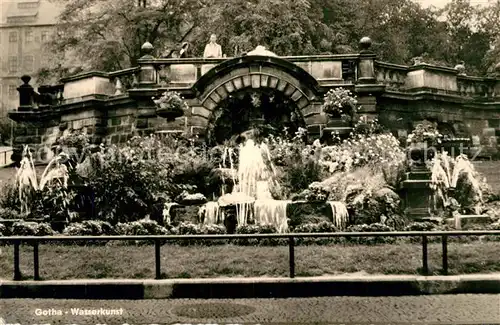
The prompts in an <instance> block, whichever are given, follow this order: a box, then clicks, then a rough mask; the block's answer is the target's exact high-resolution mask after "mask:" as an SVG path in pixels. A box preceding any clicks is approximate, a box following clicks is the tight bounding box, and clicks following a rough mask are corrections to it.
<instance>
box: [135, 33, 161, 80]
mask: <svg viewBox="0 0 500 325" xmlns="http://www.w3.org/2000/svg"><path fill="white" fill-rule="evenodd" d="M141 50H142V52H143V53H144V55H143V56H142V57H141V58H140V59H139V66H140V71H139V88H156V86H157V85H158V76H157V71H156V68H155V66H154V65H153V64H151V63H150V62H148V61H149V60H153V59H154V56H152V55H151V53H153V50H154V47H153V45H152V44H151V43H149V42H146V43H144V44H143V45H142V47H141Z"/></svg>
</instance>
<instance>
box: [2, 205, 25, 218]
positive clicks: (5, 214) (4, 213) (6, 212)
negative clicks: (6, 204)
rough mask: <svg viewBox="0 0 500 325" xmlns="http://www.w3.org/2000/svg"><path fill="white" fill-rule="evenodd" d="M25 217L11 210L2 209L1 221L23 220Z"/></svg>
mask: <svg viewBox="0 0 500 325" xmlns="http://www.w3.org/2000/svg"><path fill="white" fill-rule="evenodd" d="M24 218H25V215H23V214H21V213H20V212H19V211H17V210H14V209H11V208H0V219H4V220H23V219H24Z"/></svg>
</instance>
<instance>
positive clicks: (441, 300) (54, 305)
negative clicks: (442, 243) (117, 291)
mask: <svg viewBox="0 0 500 325" xmlns="http://www.w3.org/2000/svg"><path fill="white" fill-rule="evenodd" d="M77 308H78V309H79V310H80V311H81V310H84V311H85V312H80V314H82V315H78V314H79V313H78V312H77V311H76V309H77ZM87 311H88V314H92V313H94V314H95V315H83V314H84V313H87ZM98 313H101V314H100V315H98ZM106 313H108V314H111V313H113V314H112V315H105V314H106ZM43 314H45V315H43ZM49 314H52V315H49ZM0 317H3V318H4V322H5V323H6V324H14V323H17V324H22V325H27V324H51V325H52V324H79V325H83V324H85V325H96V324H108V325H109V324H120V325H123V324H129V325H132V324H173V323H181V324H270V323H273V324H279V323H281V324H296V325H298V324H327V323H328V324H333V323H335V324H366V325H368V324H442V325H444V324H455V325H458V324H500V295H498V294H496V295H476V294H474V295H469V294H465V295H427V296H402V297H314V298H289V299H208V300H200V299H150V300H64V299H0ZM0 322H1V321H0Z"/></svg>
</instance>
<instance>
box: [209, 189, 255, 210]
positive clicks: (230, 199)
mask: <svg viewBox="0 0 500 325" xmlns="http://www.w3.org/2000/svg"><path fill="white" fill-rule="evenodd" d="M217 202H218V203H219V206H221V207H225V206H230V205H236V204H239V203H253V202H255V199H254V198H253V197H251V196H248V195H246V194H245V193H241V192H235V193H228V194H225V195H223V196H221V197H220V198H219V200H218V201H217Z"/></svg>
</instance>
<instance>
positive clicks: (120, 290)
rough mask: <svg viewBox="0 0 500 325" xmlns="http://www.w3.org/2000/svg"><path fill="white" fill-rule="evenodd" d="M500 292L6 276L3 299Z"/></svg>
mask: <svg viewBox="0 0 500 325" xmlns="http://www.w3.org/2000/svg"><path fill="white" fill-rule="evenodd" d="M460 293H468V294H487V293H489V294H493V293H497V294H498V293H500V273H496V274H478V275H460V276H413V275H373V276H349V275H345V276H344V275H343V276H328V277H314V278H306V277H304V278H302V277H301V278H295V279H290V278H213V279H169V280H113V279H103V280H62V281H52V280H51V281H3V280H0V299H4V298H56V299H167V298H169V299H179V298H205V299H207V298H291V297H327V296H405V295H433V294H460Z"/></svg>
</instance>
